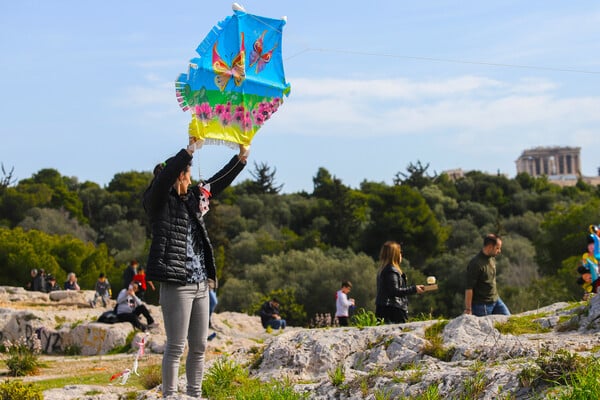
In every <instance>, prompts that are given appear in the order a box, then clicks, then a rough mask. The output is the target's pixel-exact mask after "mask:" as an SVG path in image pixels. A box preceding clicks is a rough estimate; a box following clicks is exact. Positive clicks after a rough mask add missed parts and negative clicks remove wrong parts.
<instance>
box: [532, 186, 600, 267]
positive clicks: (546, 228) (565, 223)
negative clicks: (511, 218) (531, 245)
mask: <svg viewBox="0 0 600 400" xmlns="http://www.w3.org/2000/svg"><path fill="white" fill-rule="evenodd" d="M598 221H600V199H597V198H595V199H592V200H590V201H588V202H585V203H583V204H570V205H566V206H560V207H557V208H556V209H555V210H553V211H551V212H549V213H547V214H546V216H545V218H544V221H543V222H542V225H541V230H542V232H541V234H540V235H539V236H538V239H537V240H536V242H535V247H536V254H537V257H536V258H537V262H538V264H539V266H540V271H541V272H542V273H543V274H545V275H552V274H555V273H556V271H558V270H559V269H560V268H561V263H562V260H564V259H565V258H566V257H568V256H572V255H581V254H582V253H583V252H585V251H586V245H587V242H586V236H587V235H589V231H588V227H589V225H594V224H597V223H598ZM575 268H576V267H575Z"/></svg>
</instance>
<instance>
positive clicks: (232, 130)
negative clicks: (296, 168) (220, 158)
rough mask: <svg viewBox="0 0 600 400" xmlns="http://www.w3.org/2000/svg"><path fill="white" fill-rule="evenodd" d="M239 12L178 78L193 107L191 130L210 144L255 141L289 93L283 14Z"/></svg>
mask: <svg viewBox="0 0 600 400" xmlns="http://www.w3.org/2000/svg"><path fill="white" fill-rule="evenodd" d="M233 10H234V14H233V15H232V16H230V17H227V18H225V19H224V20H223V21H221V22H219V23H218V24H217V25H216V26H214V27H213V28H212V30H211V31H210V33H209V34H208V35H207V36H206V38H205V39H204V40H203V41H202V43H200V45H199V46H198V48H197V49H196V52H197V53H198V54H199V55H200V57H197V58H192V59H191V60H190V65H189V71H188V73H187V74H181V75H180V76H179V78H178V79H177V81H176V82H175V92H176V96H177V101H178V102H179V105H180V106H181V108H182V109H183V110H184V111H188V110H189V111H191V113H192V121H191V122H190V125H189V135H190V136H192V137H195V138H196V139H200V140H204V143H206V144H227V145H230V146H231V147H237V145H239V144H242V145H249V144H250V142H251V141H252V138H253V137H254V135H255V134H256V132H257V131H258V130H259V129H260V127H261V126H262V125H263V124H264V123H265V122H266V121H267V120H268V119H269V118H270V117H271V116H272V115H273V114H274V113H275V112H276V111H277V109H278V108H279V106H280V105H281V103H282V102H283V96H284V95H285V96H287V95H289V92H290V85H289V84H288V83H286V81H285V75H284V71H283V61H282V56H281V47H282V46H281V39H282V29H283V26H284V25H285V23H286V20H285V17H284V18H282V19H271V18H265V17H260V16H257V15H252V14H248V13H246V12H245V10H244V9H243V7H241V6H239V5H238V4H236V3H234V4H233Z"/></svg>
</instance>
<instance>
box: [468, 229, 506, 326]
mask: <svg viewBox="0 0 600 400" xmlns="http://www.w3.org/2000/svg"><path fill="white" fill-rule="evenodd" d="M501 251H502V239H501V238H500V237H499V236H497V235H494V234H488V235H486V236H485V237H484V238H483V249H481V251H480V252H479V253H478V254H477V255H476V256H475V257H473V258H472V259H471V261H470V262H469V265H468V266H467V285H466V290H465V314H473V315H476V316H478V317H482V316H484V315H491V314H503V315H510V311H509V310H508V307H507V306H506V304H504V302H503V301H502V299H501V298H500V296H498V290H497V289H496V256H497V255H499V254H500V252H501Z"/></svg>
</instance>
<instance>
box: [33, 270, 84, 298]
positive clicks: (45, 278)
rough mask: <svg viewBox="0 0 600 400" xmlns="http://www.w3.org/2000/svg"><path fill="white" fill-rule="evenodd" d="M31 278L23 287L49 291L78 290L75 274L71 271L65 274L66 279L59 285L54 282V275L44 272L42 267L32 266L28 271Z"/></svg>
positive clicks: (37, 290)
mask: <svg viewBox="0 0 600 400" xmlns="http://www.w3.org/2000/svg"><path fill="white" fill-rule="evenodd" d="M30 274H31V280H30V281H29V282H27V284H26V285H25V289H27V290H31V291H34V292H44V293H50V292H54V291H56V290H80V288H79V285H78V284H77V276H76V275H75V273H73V272H71V273H69V274H68V275H67V280H66V281H65V282H64V284H63V286H62V287H61V286H60V285H58V283H56V277H55V276H54V275H52V274H46V271H44V270H43V269H40V270H38V269H36V268H33V269H32V270H31V271H30Z"/></svg>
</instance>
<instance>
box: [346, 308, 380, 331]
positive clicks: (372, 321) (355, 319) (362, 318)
mask: <svg viewBox="0 0 600 400" xmlns="http://www.w3.org/2000/svg"><path fill="white" fill-rule="evenodd" d="M351 321H352V325H354V326H356V327H357V328H364V327H365V326H377V325H383V320H382V319H379V318H377V317H376V316H375V313H374V312H373V311H367V310H365V309H364V308H361V309H359V310H358V311H357V312H356V314H354V315H353V316H352V318H351Z"/></svg>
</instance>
